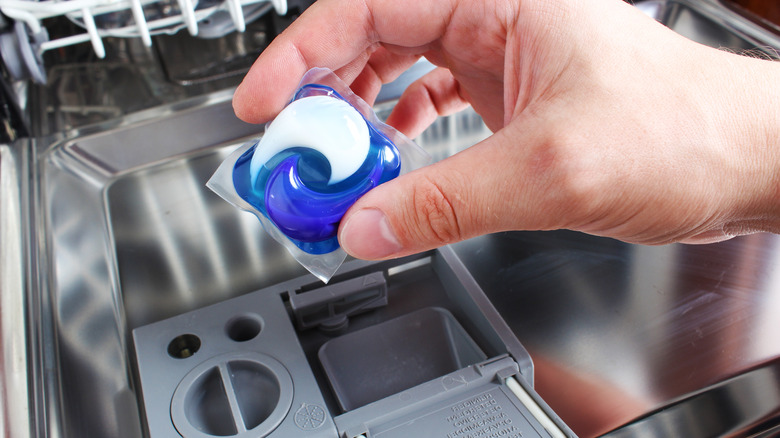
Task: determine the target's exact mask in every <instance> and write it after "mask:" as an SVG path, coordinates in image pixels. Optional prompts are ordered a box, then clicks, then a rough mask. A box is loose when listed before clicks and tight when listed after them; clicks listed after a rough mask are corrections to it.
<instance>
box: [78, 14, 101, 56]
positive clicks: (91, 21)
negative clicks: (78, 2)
mask: <svg viewBox="0 0 780 438" xmlns="http://www.w3.org/2000/svg"><path fill="white" fill-rule="evenodd" d="M81 15H82V17H83V19H84V26H86V27H87V33H89V39H90V40H92V48H93V49H95V53H96V54H97V56H98V58H100V59H103V58H105V57H106V48H105V47H104V46H103V40H102V39H100V34H98V31H97V26H95V17H93V16H92V13H91V12H89V9H87V8H83V9H82V10H81Z"/></svg>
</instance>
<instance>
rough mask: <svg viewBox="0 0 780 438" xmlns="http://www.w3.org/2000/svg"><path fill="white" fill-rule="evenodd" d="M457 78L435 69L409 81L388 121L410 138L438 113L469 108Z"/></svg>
mask: <svg viewBox="0 0 780 438" xmlns="http://www.w3.org/2000/svg"><path fill="white" fill-rule="evenodd" d="M468 105H469V103H468V102H467V101H466V100H465V99H464V98H463V97H462V96H461V95H460V86H459V84H458V81H456V80H455V78H454V77H453V76H452V74H451V73H450V71H449V70H447V69H445V68H437V69H435V70H433V71H431V72H430V73H428V74H426V75H425V76H423V77H422V78H420V79H418V80H417V81H415V82H414V83H412V84H411V85H410V86H409V87H408V88H407V89H406V91H404V93H403V95H401V98H400V99H399V100H398V104H396V106H395V108H393V112H392V113H391V114H390V116H389V117H388V118H387V123H388V124H389V125H392V126H394V127H395V128H396V129H398V130H399V131H401V132H403V133H404V134H406V135H407V136H408V137H410V138H414V137H417V136H418V135H420V133H422V132H423V130H425V128H427V127H428V126H430V124H431V123H433V122H434V121H435V120H436V118H438V117H439V116H447V115H450V114H453V113H455V112H458V111H460V110H463V109H465V108H466V107H468Z"/></svg>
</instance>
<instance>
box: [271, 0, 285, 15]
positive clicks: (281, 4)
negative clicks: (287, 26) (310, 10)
mask: <svg viewBox="0 0 780 438" xmlns="http://www.w3.org/2000/svg"><path fill="white" fill-rule="evenodd" d="M271 4H273V5H274V9H276V13H277V14H279V15H287V0H271Z"/></svg>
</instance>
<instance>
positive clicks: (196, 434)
mask: <svg viewBox="0 0 780 438" xmlns="http://www.w3.org/2000/svg"><path fill="white" fill-rule="evenodd" d="M133 335H134V339H135V348H136V354H137V356H138V370H139V375H140V378H141V387H142V389H143V398H144V405H145V409H146V419H147V423H148V427H149V433H150V435H151V436H152V437H153V438H157V437H174V436H179V435H181V436H183V437H185V438H205V437H211V436H225V437H236V438H244V437H266V436H267V437H329V438H332V437H334V436H336V431H335V429H334V426H333V422H332V420H331V418H330V415H329V413H328V410H327V408H326V405H325V401H324V400H323V398H322V395H321V393H320V391H319V389H318V386H317V382H316V381H315V380H314V376H313V375H312V372H311V369H310V368H309V365H308V362H307V360H306V357H305V356H304V354H303V350H302V349H301V347H300V344H299V343H298V339H297V338H296V336H295V330H294V328H293V325H292V323H291V322H290V320H289V318H288V314H287V311H286V309H285V307H284V303H283V302H282V300H281V297H280V296H279V294H278V293H274V291H270V290H268V291H266V293H259V294H258V293H255V294H249V295H245V296H243V297H238V298H234V299H232V300H228V301H225V302H223V303H219V304H216V305H213V306H209V307H206V308H203V309H200V310H196V311H193V312H190V313H186V314H183V315H180V316H177V317H174V318H170V319H167V320H165V321H161V322H158V323H155V324H150V325H147V326H144V327H141V328H138V329H136V330H134V332H133Z"/></svg>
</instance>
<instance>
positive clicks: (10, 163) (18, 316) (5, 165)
mask: <svg viewBox="0 0 780 438" xmlns="http://www.w3.org/2000/svg"><path fill="white" fill-rule="evenodd" d="M22 161H23V159H22V156H21V153H20V150H19V148H12V147H10V146H9V145H5V144H0V430H3V431H6V433H7V434H10V435H9V436H14V437H19V438H26V437H29V436H30V423H29V418H30V411H29V398H28V397H29V393H30V386H29V383H28V381H27V376H28V374H27V330H26V322H27V317H26V312H27V306H26V305H25V298H26V295H25V293H24V292H25V290H26V287H25V272H24V266H25V265H24V261H23V254H24V251H23V246H24V241H23V236H24V235H25V231H26V226H25V223H24V215H23V213H22V210H23V205H24V203H23V198H22V193H21V185H20V184H19V182H20V181H21V179H22V172H23V170H22Z"/></svg>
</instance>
